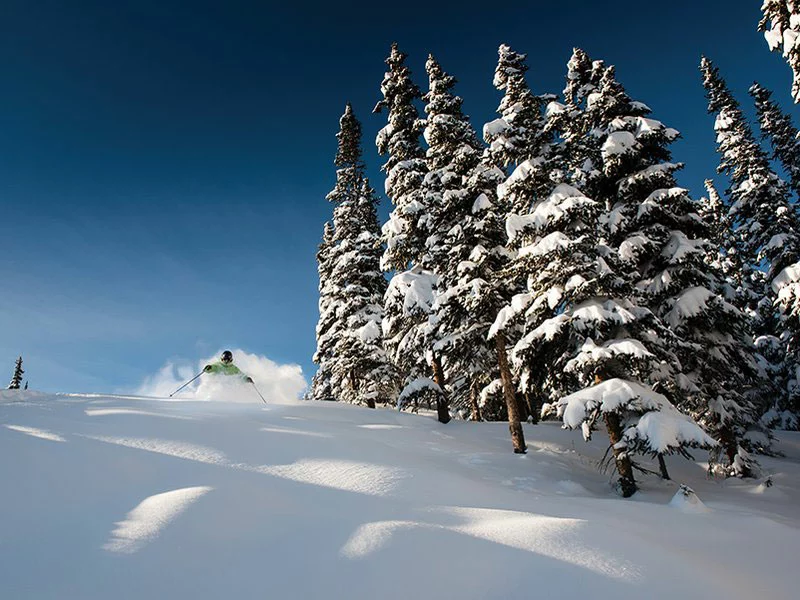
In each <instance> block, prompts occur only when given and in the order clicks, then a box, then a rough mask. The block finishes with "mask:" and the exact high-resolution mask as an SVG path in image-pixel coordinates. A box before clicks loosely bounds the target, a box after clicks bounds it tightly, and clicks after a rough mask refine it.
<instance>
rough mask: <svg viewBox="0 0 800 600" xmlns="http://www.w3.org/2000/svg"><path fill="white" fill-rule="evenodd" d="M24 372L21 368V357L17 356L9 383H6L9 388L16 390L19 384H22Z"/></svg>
mask: <svg viewBox="0 0 800 600" xmlns="http://www.w3.org/2000/svg"><path fill="white" fill-rule="evenodd" d="M24 374H25V371H23V369H22V357H21V356H20V357H19V358H17V362H16V364H15V365H14V375H12V376H11V383H9V384H8V389H9V390H18V389H19V386H20V385H22V376H23V375H24Z"/></svg>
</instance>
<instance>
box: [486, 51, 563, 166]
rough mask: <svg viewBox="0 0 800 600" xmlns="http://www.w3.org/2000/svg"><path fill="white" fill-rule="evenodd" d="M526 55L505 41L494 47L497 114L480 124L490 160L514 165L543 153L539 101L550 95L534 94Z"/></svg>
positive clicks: (544, 139) (544, 141)
mask: <svg viewBox="0 0 800 600" xmlns="http://www.w3.org/2000/svg"><path fill="white" fill-rule="evenodd" d="M525 61H526V55H525V54H520V53H519V52H515V51H514V50H512V49H511V48H510V47H509V46H507V45H506V44H502V45H501V46H500V48H499V49H498V62H497V68H496V69H495V72H494V86H495V87H496V88H497V89H498V90H500V91H502V92H504V94H503V98H502V100H501V101H500V106H498V108H497V112H498V114H499V115H500V118H498V119H495V120H494V121H490V122H489V123H486V124H485V125H484V126H483V139H484V140H485V141H486V143H487V144H489V151H490V154H491V157H492V160H493V162H494V164H496V165H498V166H501V167H508V166H517V165H519V164H521V163H522V162H524V161H526V160H529V159H535V158H537V157H540V156H541V155H542V154H545V153H546V148H547V145H548V143H549V142H550V137H551V136H550V135H548V134H547V133H545V131H544V116H543V110H542V109H543V104H544V102H546V101H547V100H549V99H551V98H552V96H549V95H548V96H536V95H534V94H533V92H531V89H530V87H529V86H528V83H527V81H526V79H525V73H526V72H527V71H528V65H527V64H526V62H525Z"/></svg>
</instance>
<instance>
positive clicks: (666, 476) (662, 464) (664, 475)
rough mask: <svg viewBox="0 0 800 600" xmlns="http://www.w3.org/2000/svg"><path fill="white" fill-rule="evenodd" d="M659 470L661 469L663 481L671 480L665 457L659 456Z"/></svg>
mask: <svg viewBox="0 0 800 600" xmlns="http://www.w3.org/2000/svg"><path fill="white" fill-rule="evenodd" d="M658 468H659V469H661V479H666V480H668V481H669V480H670V477H669V471H667V463H666V461H665V460H664V455H663V454H659V455H658Z"/></svg>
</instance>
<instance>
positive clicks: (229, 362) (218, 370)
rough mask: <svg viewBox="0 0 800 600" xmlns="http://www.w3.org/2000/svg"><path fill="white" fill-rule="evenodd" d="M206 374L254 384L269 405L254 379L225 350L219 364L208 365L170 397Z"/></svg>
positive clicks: (231, 354) (230, 353)
mask: <svg viewBox="0 0 800 600" xmlns="http://www.w3.org/2000/svg"><path fill="white" fill-rule="evenodd" d="M204 373H212V374H219V375H234V376H236V377H239V378H241V379H242V380H243V381H246V382H247V383H252V384H253V389H255V391H256V393H257V394H258V397H259V398H261V401H262V402H263V403H264V404H266V403H267V400H266V399H265V398H264V396H263V395H262V394H261V392H259V391H258V388H257V387H256V384H255V382H254V381H253V378H252V377H250V376H249V375H245V374H244V373H242V371H241V370H240V369H239V367H237V366H236V365H234V364H233V352H231V351H230V350H225V352H223V353H222V356H220V358H219V362H215V363H213V364H210V365H206V366H205V367H203V370H202V371H200V372H199V373H198V374H197V375H195V376H194V377H192V378H191V379H190V380H189V381H187V382H186V383H184V384H183V385H182V386H181V387H179V388H178V389H177V390H175V391H174V392H172V393H171V394H170V395H169V397H170V398H172V397H173V396H174V395H175V394H177V393H178V392H180V391H181V390H182V389H183V388H185V387H186V386H187V385H189V384H191V383H192V382H193V381H195V380H196V379H197V378H198V377H200V376H201V375H203V374H204Z"/></svg>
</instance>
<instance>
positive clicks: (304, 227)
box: [0, 0, 795, 391]
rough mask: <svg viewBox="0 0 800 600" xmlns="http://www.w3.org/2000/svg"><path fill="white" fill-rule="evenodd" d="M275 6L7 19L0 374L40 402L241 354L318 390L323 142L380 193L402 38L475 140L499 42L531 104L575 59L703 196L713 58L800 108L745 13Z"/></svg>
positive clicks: (656, 6) (729, 9)
mask: <svg viewBox="0 0 800 600" xmlns="http://www.w3.org/2000/svg"><path fill="white" fill-rule="evenodd" d="M273 4H274V3H271V2H263V1H261V2H237V1H226V2H203V1H197V0H194V1H192V2H173V1H169V0H159V1H149V0H140V1H137V2H124V1H120V2H107V1H97V2H90V1H75V2H63V0H51V1H37V0H24V1H19V0H5V1H4V2H3V3H2V7H0V56H2V57H3V60H2V61H0V81H1V82H2V93H1V94H0V205H1V206H2V211H1V212H0V244H1V245H2V252H1V253H0V282H1V283H0V377H5V375H4V374H3V369H6V370H7V371H8V376H9V377H10V375H11V370H12V368H13V360H14V358H15V357H16V356H17V354H19V353H23V354H24V356H25V359H26V366H27V370H28V375H29V377H30V378H31V384H32V387H34V388H37V389H45V390H53V391H122V390H130V389H134V388H136V387H137V386H138V384H139V383H140V382H141V381H142V379H143V378H144V377H146V376H147V375H150V374H152V373H154V372H155V371H157V370H158V368H159V367H160V366H161V365H163V364H164V363H165V362H166V361H167V360H175V359H178V358H185V359H192V360H195V359H197V358H199V357H201V356H204V355H207V354H208V353H209V352H212V351H214V350H216V349H217V348H219V347H222V346H234V347H241V348H244V349H247V350H249V351H250V352H256V353H259V354H265V355H266V356H268V357H269V358H271V359H273V360H275V361H278V362H281V363H284V362H295V363H299V364H301V365H302V366H303V369H304V371H305V372H306V377H307V378H308V379H310V376H311V374H312V373H313V365H312V363H311V354H312V352H313V349H314V326H315V323H316V318H317V276H316V265H315V262H314V253H315V251H316V246H317V244H318V242H319V239H320V235H321V228H322V223H323V222H324V221H325V220H326V219H327V218H329V214H330V206H328V204H327V203H326V202H325V200H324V196H325V194H326V193H327V191H328V190H329V189H330V187H331V186H332V184H333V180H334V170H333V166H332V160H333V156H334V153H335V149H336V140H335V138H334V137H333V136H334V134H335V133H336V130H337V126H338V117H339V115H340V114H341V112H342V110H343V107H344V104H345V102H346V101H351V102H352V103H353V105H354V108H355V110H356V113H357V115H358V116H359V117H360V118H361V119H362V120H363V121H364V132H365V157H366V160H367V162H368V164H369V166H370V170H371V172H372V176H373V182H374V183H375V184H376V187H377V188H378V189H379V190H382V188H383V181H382V178H381V177H380V175H379V172H378V166H379V165H380V164H381V162H382V161H381V159H380V158H379V157H377V156H376V154H375V150H374V145H373V140H374V135H375V133H376V132H377V130H378V129H379V128H380V127H381V126H382V125H383V118H382V117H381V116H372V115H370V111H371V109H372V107H373V106H374V104H375V102H376V101H377V100H378V99H379V84H380V81H381V78H382V75H383V72H384V67H385V65H384V64H383V60H384V57H385V55H386V54H387V52H388V48H389V45H390V43H391V42H392V41H394V40H397V41H398V42H399V43H400V45H401V48H402V49H403V50H404V51H406V52H407V53H408V54H409V55H410V58H409V64H410V66H411V68H412V70H413V72H414V75H415V78H416V80H417V82H418V83H419V85H420V86H421V87H423V88H424V87H426V83H427V82H426V80H425V77H424V70H423V65H424V61H425V58H426V56H427V54H428V52H432V53H434V54H435V55H436V56H437V58H438V59H439V60H440V62H441V63H442V65H443V67H444V68H445V69H446V70H448V71H450V72H451V73H452V74H454V75H455V76H456V77H457V78H458V79H459V82H460V83H459V86H458V93H459V94H461V95H462V96H463V97H464V100H465V102H464V106H465V110H466V112H467V113H468V114H469V115H471V117H472V120H473V124H474V125H475V126H476V128H477V129H478V130H479V131H480V128H481V127H482V124H483V123H484V122H485V121H487V120H489V119H491V118H493V115H494V110H495V108H496V106H497V104H498V102H499V95H498V93H497V92H496V90H494V88H493V87H492V83H491V82H492V75H493V71H494V66H495V61H496V56H497V54H496V52H497V46H498V45H499V44H500V43H503V42H506V43H509V44H511V45H512V47H514V48H515V49H517V50H519V51H523V52H528V54H529V63H530V67H531V70H530V73H529V81H530V83H531V85H532V87H533V88H534V90H535V91H537V92H546V91H553V92H558V91H560V90H561V89H562V88H563V78H564V73H565V64H566V61H567V60H568V59H569V56H570V53H571V50H572V47H573V46H581V47H583V48H584V49H585V50H586V51H587V52H588V53H589V54H590V56H592V58H603V59H605V60H606V61H607V62H608V63H612V64H615V65H617V74H618V78H619V79H620V80H621V81H622V82H623V84H625V85H626V86H627V88H628V90H629V92H630V93H631V95H633V96H634V97H635V98H636V99H638V100H641V101H644V102H646V103H647V104H648V105H650V106H651V107H652V108H653V110H654V113H653V116H654V117H655V118H658V119H661V120H662V121H664V122H666V123H667V124H668V125H670V126H672V127H675V128H677V129H679V130H680V131H681V132H682V133H683V135H684V138H683V140H681V141H680V142H679V143H677V144H676V145H675V147H674V150H675V158H676V160H680V161H683V162H685V163H687V167H686V170H685V172H684V173H683V176H682V179H681V183H682V184H683V185H685V186H687V187H689V188H690V189H691V190H692V192H693V193H694V194H695V195H700V194H701V193H702V180H703V179H704V178H705V177H708V176H711V175H713V174H714V168H715V167H716V164H717V157H716V155H715V154H714V136H713V131H712V119H711V118H710V117H709V116H708V115H707V114H706V111H705V100H704V97H703V90H702V87H701V85H700V78H699V73H698V70H697V65H698V62H699V58H700V54H701V53H705V54H707V55H708V56H709V57H710V58H712V59H713V60H715V61H716V62H717V64H718V65H719V66H720V68H721V70H722V72H723V74H724V75H725V76H726V77H727V78H728V81H729V83H730V84H731V86H732V87H733V89H734V90H735V92H736V93H737V94H738V96H739V99H740V101H742V103H743V104H747V109H748V110H749V98H748V97H747V96H746V90H747V87H748V85H749V84H750V82H752V81H753V80H754V79H758V80H759V81H761V82H762V83H763V84H764V85H766V86H768V87H771V88H773V89H775V90H776V98H777V99H778V100H779V101H780V102H782V103H783V104H784V106H785V107H787V108H789V109H790V110H791V111H793V112H795V109H794V108H793V107H790V106H789V96H788V89H789V85H790V79H791V76H790V73H789V70H788V67H786V65H785V63H784V62H783V60H782V59H781V58H780V57H779V56H778V55H774V54H773V55H770V54H769V52H768V50H767V47H766V44H765V43H764V40H763V37H762V36H761V34H759V33H758V32H757V31H756V23H757V21H758V18H759V5H760V2H758V1H755V0H703V1H702V2H698V1H697V0H695V1H683V0H680V1H672V2H663V3H662V2H658V3H656V2H631V1H613V0H609V1H608V2H598V1H572V2H552V1H544V2H518V3H503V4H501V3H489V2H479V3H478V2H476V3H474V4H473V3H469V2H440V3H437V6H440V7H439V8H434V3H430V2H426V3H416V4H415V3H380V2H364V3H346V2H340V3H324V4H323V3H321V4H320V5H319V6H317V5H315V4H313V3H302V2H297V3H286V5H284V6H282V7H280V8H275V7H273V6H272V5H273ZM282 4H283V3H282ZM719 181H720V187H721V188H724V187H725V182H724V181H722V180H719ZM387 210H388V209H387V208H386V207H384V210H383V213H384V214H386V212H387Z"/></svg>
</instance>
